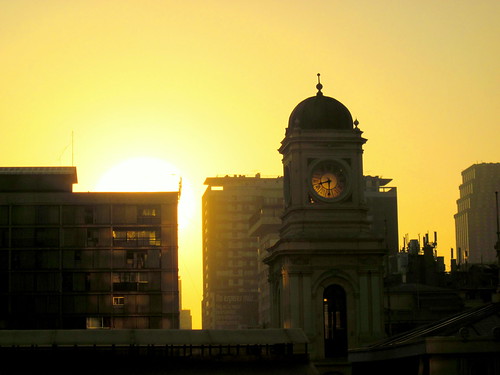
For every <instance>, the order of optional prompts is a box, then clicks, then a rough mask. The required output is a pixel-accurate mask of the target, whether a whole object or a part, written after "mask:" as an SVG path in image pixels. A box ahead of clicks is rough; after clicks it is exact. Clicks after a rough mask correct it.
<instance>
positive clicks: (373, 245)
mask: <svg viewBox="0 0 500 375" xmlns="http://www.w3.org/2000/svg"><path fill="white" fill-rule="evenodd" d="M316 88H317V89H318V92H317V94H316V95H315V96H313V97H310V98H307V99H305V100H304V101H302V102H300V103H299V104H298V105H297V106H296V107H295V109H294V110H293V111H292V113H291V115H290V119H289V122H288V127H287V129H286V132H285V137H284V139H283V141H282V142H281V147H280V148H279V152H280V153H281V154H282V156H283V159H282V162H283V172H284V179H283V182H284V197H285V211H284V214H283V217H282V226H281V229H280V239H279V241H278V242H277V243H276V244H275V245H274V246H273V247H271V248H270V249H268V252H269V255H268V257H267V258H266V260H265V262H266V263H267V264H268V265H269V280H270V290H271V314H272V316H271V322H272V324H273V325H274V326H275V327H280V328H302V329H303V330H304V331H305V333H306V334H307V335H308V337H309V340H310V349H311V356H312V358H313V359H321V358H325V357H341V358H347V351H348V350H349V349H351V348H355V347H357V346H360V345H362V344H364V343H367V342H370V341H372V340H376V339H379V338H381V337H382V336H383V305H382V277H383V256H384V254H385V249H384V247H383V245H382V244H383V241H382V239H378V238H376V237H375V236H374V235H373V234H372V232H371V230H370V222H369V220H368V215H367V206H366V203H365V198H364V182H363V162H362V155H363V144H364V143H365V142H366V139H364V138H363V137H362V132H361V130H360V129H359V128H358V122H357V121H354V122H353V120H352V116H351V113H350V112H349V110H348V109H347V108H346V107H345V106H344V105H343V104H342V103H340V102H339V101H337V100H336V99H333V98H331V97H328V96H325V95H323V93H322V88H323V86H322V85H321V83H320V82H319V75H318V85H317V86H316Z"/></svg>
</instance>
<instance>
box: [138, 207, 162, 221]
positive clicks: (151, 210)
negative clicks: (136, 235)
mask: <svg viewBox="0 0 500 375" xmlns="http://www.w3.org/2000/svg"><path fill="white" fill-rule="evenodd" d="M137 213H138V222H139V224H159V223H160V206H141V207H139V208H138V210H137Z"/></svg>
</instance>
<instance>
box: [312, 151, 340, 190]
mask: <svg viewBox="0 0 500 375" xmlns="http://www.w3.org/2000/svg"><path fill="white" fill-rule="evenodd" d="M311 184H312V188H313V191H314V192H315V193H316V194H317V195H318V196H319V197H321V198H324V199H335V198H338V197H340V196H341V195H342V193H344V191H345V190H346V186H347V172H346V169H345V167H344V166H343V165H342V164H340V163H339V162H336V161H334V160H324V161H321V162H319V163H318V164H316V166H315V167H314V168H313V170H312V174H311Z"/></svg>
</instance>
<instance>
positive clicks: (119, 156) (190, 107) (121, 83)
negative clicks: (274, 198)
mask: <svg viewBox="0 0 500 375" xmlns="http://www.w3.org/2000/svg"><path fill="white" fill-rule="evenodd" d="M499 16H500V2H499V1H497V0H474V1H472V0H440V1H435V0H420V1H414V0H399V1H390V0H383V1H375V0H357V1H356V0H353V1H340V0H310V1H303V0H302V1H297V0H289V1H286V2H285V1H279V0H265V1H264V0H254V1H243V0H241V1H240V0H214V1H201V0H198V1H193V0H184V1H167V0H162V1H160V0H135V1H132V0H70V1H68V0H59V1H56V0H45V1H39V0H32V1H27V0H0V126H1V135H2V136H1V137H0V165H2V166H33V165H44V166H59V165H71V164H72V163H74V165H75V166H77V171H78V178H79V184H78V185H76V186H75V191H96V187H97V186H99V185H98V183H99V180H100V179H101V178H102V177H103V176H104V175H105V174H106V173H107V171H109V170H110V169H112V168H117V166H119V165H121V164H122V163H123V162H125V161H126V160H129V159H134V158H141V159H139V160H145V159H144V158H147V160H152V161H154V162H152V163H151V164H150V165H151V166H152V168H151V169H152V170H153V171H155V173H158V174H163V173H164V174H167V175H172V174H175V175H180V176H181V177H182V180H183V186H184V187H185V191H186V194H183V195H182V198H181V204H182V205H183V206H182V207H183V210H184V211H185V212H186V213H187V212H188V211H189V214H186V213H185V214H184V216H185V225H183V226H181V229H180V243H179V246H180V247H179V256H180V275H181V277H182V280H183V307H184V308H188V309H191V310H192V313H193V319H194V328H200V327H201V319H200V311H201V294H202V285H201V226H200V225H201V224H200V221H201V220H200V212H199V207H200V203H201V195H202V193H203V191H204V186H203V181H204V179H205V177H208V176H215V175H225V174H248V175H255V173H258V172H260V173H261V174H262V175H264V176H278V175H281V174H282V167H281V158H280V155H279V153H278V152H277V149H278V147H279V145H280V142H281V140H282V139H283V137H284V131H285V128H286V126H287V121H288V116H289V115H290V113H291V111H292V110H293V108H294V107H295V105H296V104H298V103H299V102H300V101H301V100H303V99H305V98H306V97H309V96H312V95H314V94H315V92H316V89H315V85H316V73H318V72H319V73H321V77H322V84H323V86H324V88H323V92H324V94H325V95H328V96H332V97H334V98H336V99H338V100H340V101H341V102H342V103H344V104H345V105H346V106H347V107H348V108H349V110H350V111H351V113H352V115H353V117H355V118H357V119H358V120H359V122H360V125H359V127H360V128H361V129H362V130H363V131H364V136H365V137H366V138H367V139H368V143H367V144H366V146H365V154H364V172H365V174H370V175H379V176H383V177H386V178H392V179H393V181H392V183H391V185H393V186H396V187H397V188H398V203H399V229H400V238H402V237H403V236H404V235H405V234H406V233H408V234H409V236H410V238H418V235H419V234H421V235H423V234H424V233H426V232H428V231H429V232H430V233H433V232H434V231H437V232H438V236H439V238H438V240H439V241H438V242H439V244H438V252H439V255H444V256H445V257H446V258H447V263H449V260H448V259H449V254H450V248H452V247H453V248H454V247H455V239H454V221H453V214H454V213H455V212H456V199H457V198H458V185H459V184H460V181H461V175H460V173H461V171H462V170H463V169H465V168H467V167H468V166H470V165H471V164H474V163H477V162H498V161H500V160H499V159H500V141H499V124H498V119H499V118H500V105H499V103H500V95H499V92H500V91H499V87H500V73H499V72H500V70H499V61H500V23H499V22H498V19H499ZM72 139H73V147H71V143H72ZM165 166H168V167H165ZM143 169H145V168H143ZM128 171H129V177H130V175H132V174H135V168H134V167H133V165H132V167H130V168H128ZM136 172H137V175H139V174H140V173H141V172H144V171H143V170H142V171H141V170H137V171H136ZM493 235H494V234H493ZM400 242H402V240H400Z"/></svg>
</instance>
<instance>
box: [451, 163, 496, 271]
mask: <svg viewBox="0 0 500 375" xmlns="http://www.w3.org/2000/svg"><path fill="white" fill-rule="evenodd" d="M459 189H460V198H459V199H458V200H457V213H456V214H455V236H456V252H457V254H456V256H457V264H458V265H465V264H481V263H484V264H488V263H495V262H496V251H495V243H496V241H497V233H496V232H497V229H496V223H497V221H496V220H497V218H496V202H495V192H500V163H481V164H473V165H471V166H470V167H469V168H467V169H465V170H464V171H462V184H461V185H460V187H459Z"/></svg>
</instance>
